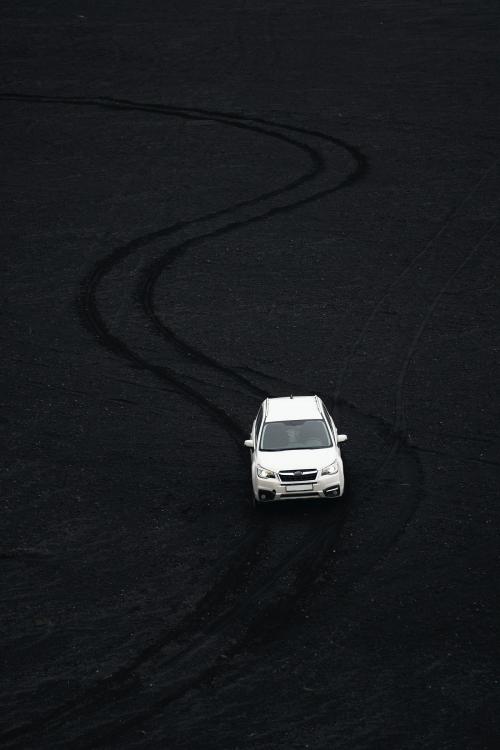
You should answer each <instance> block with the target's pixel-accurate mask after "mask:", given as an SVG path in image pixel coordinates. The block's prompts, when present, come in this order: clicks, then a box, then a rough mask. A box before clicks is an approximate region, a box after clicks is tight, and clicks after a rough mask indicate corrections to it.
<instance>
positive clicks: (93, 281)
mask: <svg viewBox="0 0 500 750" xmlns="http://www.w3.org/2000/svg"><path fill="white" fill-rule="evenodd" d="M1 98H3V99H9V100H13V99H14V100H16V101H19V100H22V101H37V102H43V103H51V104H53V103H57V104H63V103H64V104H72V105H74V104H78V105H84V104H85V105H90V106H99V107H110V108H112V109H116V108H119V109H126V110H130V109H132V108H133V109H139V110H141V111H155V112H160V113H162V114H169V115H173V116H181V117H187V118H188V119H192V118H194V119H207V118H210V119H214V120H216V121H217V122H224V120H222V119H220V118H218V117H217V115H216V114H214V113H207V112H203V111H201V110H199V111H196V112H197V113H201V116H198V114H196V115H193V112H194V111H190V113H189V114H188V115H186V110H176V109H174V108H168V111H166V108H164V107H160V108H159V107H152V106H149V105H146V106H144V105H139V106H136V105H135V104H134V103H131V102H129V101H126V100H125V101H124V100H119V101H118V100H112V102H110V101H109V100H106V102H105V103H103V101H102V100H100V99H99V100H89V99H84V100H83V99H74V98H62V97H50V98H49V97H31V96H30V97H25V96H19V95H13V94H7V95H3V96H2V97H1ZM225 116H227V117H228V118H229V117H231V120H235V119H236V118H237V116H236V115H225ZM248 119H250V118H248ZM260 122H266V121H263V120H261V121H260ZM226 124H229V123H226ZM230 124H231V125H233V126H236V127H245V128H246V129H249V130H254V131H255V132H259V133H265V134H266V135H272V136H274V137H277V138H279V139H280V140H284V141H286V142H288V143H292V144H293V145H297V146H299V148H302V150H306V151H307V152H308V153H309V155H310V156H311V158H312V161H313V164H314V167H313V169H312V170H311V171H310V172H309V173H307V174H306V175H303V176H302V177H300V178H298V179H297V180H295V181H293V182H292V183H289V184H288V185H287V186H285V187H284V188H280V189H277V190H273V191H268V192H267V193H263V194H262V195H261V196H259V197H257V198H255V199H250V200H248V201H242V202H240V203H239V204H235V206H232V207H230V208H228V209H222V210H220V211H218V212H212V213H211V214H207V215H206V216H204V217H200V218H198V219H195V220H193V221H192V222H178V223H176V224H173V225H171V226H169V227H166V228H164V229H161V230H158V231H156V232H153V233H150V234H148V235H145V236H143V237H140V238H136V239H135V240H133V241H131V242H129V243H127V244H126V245H124V246H121V247H120V248H117V249H115V251H113V253H112V254H111V255H110V256H108V257H107V258H105V259H104V261H101V262H100V263H98V264H97V265H96V267H95V268H94V269H93V271H92V272H91V274H90V275H89V277H88V278H87V280H86V283H85V284H84V288H83V292H82V296H81V299H80V303H81V308H82V311H83V313H84V315H85V316H86V319H87V323H90V327H91V329H92V330H93V332H94V333H95V334H96V336H97V337H98V339H99V341H100V343H101V344H103V345H105V346H106V348H108V349H109V350H110V351H112V352H113V353H115V354H118V355H119V356H121V357H124V358H125V359H127V360H128V361H129V362H130V363H131V364H133V365H134V366H138V367H140V368H141V369H144V370H148V371H149V372H151V373H152V374H154V375H155V376H157V377H158V378H160V379H161V380H164V381H165V380H166V381H168V382H169V383H170V384H172V385H173V386H174V387H175V388H176V389H177V390H178V392H180V393H181V394H182V395H184V396H186V397H188V398H189V399H190V400H192V401H194V402H195V403H196V404H197V405H198V406H199V407H202V408H204V410H205V411H208V412H209V413H210V414H211V416H212V417H213V418H214V419H215V420H216V421H217V422H218V423H219V424H220V426H222V427H223V428H224V429H225V430H226V431H228V432H229V433H230V434H231V435H232V437H233V438H234V439H235V440H236V441H240V440H241V437H242V434H243V433H242V431H241V430H240V429H239V427H238V425H237V424H236V423H234V420H232V419H231V418H230V417H229V415H227V414H226V413H225V412H224V411H223V410H221V409H220V408H219V407H217V406H216V405H214V404H213V403H212V402H210V401H209V400H208V399H206V398H205V397H204V396H202V395H201V394H200V393H199V392H198V391H196V390H195V389H194V388H192V387H191V386H188V385H187V384H186V383H185V381H181V380H180V379H179V378H178V377H177V375H176V373H175V371H173V370H172V369H171V368H169V367H165V366H161V367H160V366H158V365H153V364H151V363H150V362H148V361H147V360H145V359H144V358H143V357H142V356H140V355H138V354H137V353H136V352H134V351H133V350H131V349H130V347H128V346H127V344H126V343H125V342H124V341H122V340H121V339H119V338H118V337H117V336H115V335H114V334H113V333H112V332H111V331H110V330H109V328H108V326H107V323H106V321H105V320H104V319H103V317H102V315H101V313H100V311H99V309H98V306H97V301H96V290H97V288H98V286H99V283H100V281H101V279H102V278H103V277H104V276H105V275H106V274H108V273H109V272H110V271H111V270H112V269H113V268H114V267H115V265H116V264H117V263H119V262H121V261H122V260H124V259H125V258H126V257H127V256H128V255H130V254H131V253H132V252H135V251H136V250H139V249H142V248H143V247H145V246H146V245H149V244H151V243H152V242H154V241H156V240H158V239H163V238H164V237H166V236H168V235H170V234H173V233H175V232H177V231H179V230H181V229H183V228H185V227H187V226H189V225H191V224H196V223H199V222H201V221H205V220H210V219H214V218H217V217H218V216H222V215H224V214H226V213H229V212H234V211H235V210H236V209H238V208H242V207H248V206H252V205H257V204H258V203H260V202H262V201H263V200H264V199H269V198H272V197H275V196H277V195H280V194H282V193H286V192H288V191H290V190H294V189H296V188H297V187H299V186H300V185H302V184H304V183H305V182H307V181H309V180H311V179H314V177H316V176H317V175H318V174H319V173H320V172H321V171H323V169H324V164H323V160H322V159H321V157H320V156H318V155H317V154H316V152H315V151H314V150H313V149H312V148H311V147H309V146H306V145H304V144H300V143H299V142H297V141H296V140H295V139H293V140H292V139H290V138H289V137H287V136H283V135H282V134H277V133H275V132H272V131H268V130H264V129H263V128H262V127H258V128H255V127H254V126H253V125H252V126H250V125H249V124H248V123H245V125H242V124H241V123H236V122H234V121H231V123H230ZM269 124H271V125H272V123H269ZM282 127H286V126H282ZM290 129H292V130H294V131H295V132H304V133H306V132H307V131H302V130H301V129H299V128H290ZM311 132H313V131H311ZM314 134H315V135H317V133H315V132H314ZM327 140H330V141H331V142H333V143H336V144H337V145H338V144H339V143H342V142H340V141H337V139H333V138H329V137H327ZM347 150H348V151H349V152H350V153H351V154H354V153H357V152H356V151H355V150H354V149H353V148H352V147H350V146H347ZM364 171H365V163H364V161H363V158H361V157H360V158H359V160H358V163H357V167H356V169H355V170H354V171H353V172H352V173H351V174H350V175H349V176H348V177H347V178H345V179H344V180H342V182H341V183H339V184H338V185H335V186H334V187H331V188H328V189H325V190H322V191H317V192H316V193H314V194H313V195H309V196H307V197H305V198H302V199H299V200H296V201H294V202H292V203H287V204H285V205H281V206H279V207H273V208H270V209H268V210H266V211H264V212H261V213H260V214H258V215H257V216H254V217H252V218H250V219H244V220H242V221H236V222H231V223H230V224H229V225H226V226H225V227H222V228H220V229H217V230H214V231H212V232H209V233H205V235H204V236H202V237H198V238H194V239H192V240H190V241H189V243H190V244H192V243H193V242H195V241H203V239H205V237H206V236H214V234H218V233H225V232H227V231H230V230H231V229H234V228H236V227H242V226H245V225H246V224H247V223H250V222H253V221H261V220H263V219H266V218H268V217H270V216H273V215H275V214H277V213H283V212H285V211H290V210H293V209H294V208H295V207H297V206H299V205H304V204H306V203H309V202H311V201H313V200H316V199H317V198H318V197H321V196H323V195H327V194H329V193H331V192H334V191H335V190H338V189H340V188H341V187H343V186H345V185H347V184H350V183H351V182H353V181H354V180H355V179H358V178H359V177H360V176H362V174H363V173H364ZM182 247H183V248H184V247H187V244H186V243H183V244H182ZM213 362H214V363H215V360H214V361H213ZM230 374H231V371H230ZM239 376H240V374H239V373H234V374H233V377H235V379H237V380H240V381H241V382H244V383H245V384H246V387H247V388H248V387H249V386H251V384H250V381H248V380H247V379H246V378H244V377H243V376H242V378H240V377H239ZM253 390H254V392H256V388H255V386H253ZM257 392H258V393H259V395H261V394H263V393H264V392H263V391H262V390H261V389H258V391H257ZM240 455H241V453H240ZM257 536H258V534H257ZM308 544H309V545H310V544H314V545H316V546H317V540H316V538H315V535H314V534H313V535H312V536H311V539H310V540H309V541H308ZM255 549H256V548H255V546H254V547H253V552H254V553H255ZM301 551H302V552H303V547H302V546H300V547H299V550H298V554H300V552H301ZM294 553H295V556H296V554H297V550H294ZM238 559H239V560H240V561H247V559H248V555H247V554H244V555H243V556H242V555H239V556H238ZM289 562H290V560H289V559H288V558H287V559H285V560H284V561H282V563H281V565H280V566H279V571H275V572H277V573H278V574H279V573H280V572H281V571H282V570H283V569H285V568H287V567H288V564H289ZM233 563H234V560H233ZM229 573H230V575H231V576H233V575H234V564H233V565H231V566H230V567H228V574H229ZM273 582H274V579H269V578H268V580H267V583H266V585H265V587H263V588H261V589H259V590H258V591H257V593H256V594H255V595H261V594H262V593H265V592H266V591H268V590H269V589H271V588H272V586H273ZM220 590H221V591H222V597H223V598H224V599H226V598H227V591H228V586H227V581H225V582H224V584H223V585H222V586H221V587H220ZM233 592H234V587H233ZM207 597H208V598H207V599H206V600H203V603H201V604H200V607H199V608H198V609H197V610H196V613H195V614H194V615H193V617H192V619H194V620H195V621H196V620H197V617H199V612H200V610H203V609H204V608H206V606H207V602H208V601H211V605H210V606H212V607H213V605H214V597H215V604H216V605H217V606H220V604H221V601H222V600H221V599H220V597H219V596H218V595H217V592H216V590H213V591H210V592H209V594H208V595H207ZM246 601H247V603H248V605H249V604H250V602H251V601H252V598H251V599H247V600H246ZM228 618H229V622H230V623H231V622H232V621H233V619H234V612H230V613H229V614H228V615H224V619H228ZM183 622H184V621H183ZM184 624H185V623H184ZM217 625H218V627H219V629H220V627H221V623H217ZM211 629H216V628H214V625H213V624H212V625H211ZM172 635H174V634H173V633H170V634H169V639H170V640H171V639H172ZM163 640H164V639H162V643H156V644H154V646H153V647H149V648H148V649H146V650H145V651H144V652H142V653H141V655H140V656H139V657H138V658H137V659H136V660H135V661H134V662H133V663H132V664H131V665H129V667H128V668H125V669H122V670H120V671H119V672H118V673H116V674H114V675H112V676H111V677H110V678H109V679H108V680H107V681H105V682H103V683H102V684H101V685H98V686H97V688H95V687H94V688H91V689H90V690H88V691H86V693H85V695H84V696H79V697H78V698H77V699H76V700H73V701H70V702H67V703H65V704H64V705H63V706H59V707H56V709H54V710H53V711H51V712H48V713H46V714H45V716H44V717H39V718H38V719H37V720H36V721H34V722H30V723H28V724H25V725H23V726H21V727H18V728H16V729H15V730H12V731H9V732H7V733H4V735H3V738H4V739H8V740H13V739H15V738H16V737H18V736H22V735H24V734H26V733H32V732H34V731H39V730H40V729H41V728H42V727H45V726H47V724H48V723H53V722H54V721H55V720H61V719H64V718H65V717H68V718H72V717H73V712H74V710H75V709H77V710H78V709H81V708H82V706H83V704H84V703H86V705H89V706H90V705H95V704H96V703H97V702H100V700H101V699H102V691H103V690H104V691H106V692H108V691H109V688H110V686H111V685H113V687H114V684H113V683H117V684H118V685H119V689H120V691H121V690H122V688H123V684H124V681H125V682H127V681H128V680H129V678H130V677H131V675H132V674H133V670H134V669H136V668H137V667H138V666H139V664H141V663H142V662H143V661H144V660H147V659H149V658H151V656H152V655H153V653H154V652H157V651H159V650H160V649H161V648H163V646H164V645H165V644H164V642H163ZM183 653H185V652H183ZM182 655H183V654H180V655H179V658H180V657H181V656H182ZM174 658H176V657H174ZM191 683H192V678H191V681H190V683H189V684H191ZM89 701H90V703H89Z"/></svg>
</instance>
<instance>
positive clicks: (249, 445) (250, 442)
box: [245, 438, 254, 450]
mask: <svg viewBox="0 0 500 750" xmlns="http://www.w3.org/2000/svg"><path fill="white" fill-rule="evenodd" d="M253 447H254V445H253V440H252V439H251V438H250V440H245V448H252V450H253Z"/></svg>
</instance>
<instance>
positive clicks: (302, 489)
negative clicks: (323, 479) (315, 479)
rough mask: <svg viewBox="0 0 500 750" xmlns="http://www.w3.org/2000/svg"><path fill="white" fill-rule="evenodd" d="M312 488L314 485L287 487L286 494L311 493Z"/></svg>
mask: <svg viewBox="0 0 500 750" xmlns="http://www.w3.org/2000/svg"><path fill="white" fill-rule="evenodd" d="M312 488H313V486H312V484H299V485H294V486H293V487H290V486H288V487H285V492H311V490H312Z"/></svg>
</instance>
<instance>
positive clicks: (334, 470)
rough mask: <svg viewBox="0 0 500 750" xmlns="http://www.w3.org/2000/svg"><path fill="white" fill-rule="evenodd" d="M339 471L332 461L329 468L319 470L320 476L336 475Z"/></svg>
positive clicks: (335, 463)
mask: <svg viewBox="0 0 500 750" xmlns="http://www.w3.org/2000/svg"><path fill="white" fill-rule="evenodd" d="M338 470H339V467H338V464H337V461H334V462H333V464H330V465H329V466H325V468H324V469H321V473H322V474H336V473H337V472H338Z"/></svg>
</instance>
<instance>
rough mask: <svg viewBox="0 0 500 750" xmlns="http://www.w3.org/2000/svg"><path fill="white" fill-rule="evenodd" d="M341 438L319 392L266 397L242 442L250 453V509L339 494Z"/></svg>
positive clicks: (342, 440) (342, 476) (342, 436)
mask: <svg viewBox="0 0 500 750" xmlns="http://www.w3.org/2000/svg"><path fill="white" fill-rule="evenodd" d="M345 440H347V435H338V434H337V428H336V427H335V423H334V421H333V419H332V418H331V416H330V414H329V413H328V411H327V409H326V406H325V405H324V403H323V402H322V400H321V399H320V398H319V397H318V396H290V397H286V398H266V400H265V401H263V403H262V404H261V407H260V409H259V411H258V414H257V416H256V418H255V421H254V423H253V426H252V433H251V436H250V439H249V440H245V445H246V446H247V448H250V450H251V456H252V485H253V505H254V507H255V506H256V505H260V504H261V503H262V504H264V503H269V502H276V501H281V500H290V499H292V498H315V497H318V498H321V497H323V498H324V497H332V498H334V497H340V496H341V495H343V494H344V466H343V463H342V458H341V456H340V448H339V443H343V442H344V441H345Z"/></svg>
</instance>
